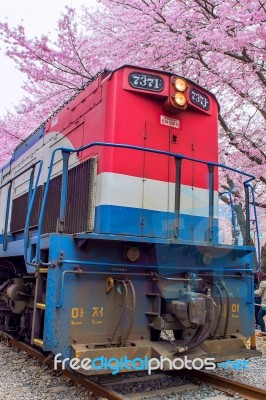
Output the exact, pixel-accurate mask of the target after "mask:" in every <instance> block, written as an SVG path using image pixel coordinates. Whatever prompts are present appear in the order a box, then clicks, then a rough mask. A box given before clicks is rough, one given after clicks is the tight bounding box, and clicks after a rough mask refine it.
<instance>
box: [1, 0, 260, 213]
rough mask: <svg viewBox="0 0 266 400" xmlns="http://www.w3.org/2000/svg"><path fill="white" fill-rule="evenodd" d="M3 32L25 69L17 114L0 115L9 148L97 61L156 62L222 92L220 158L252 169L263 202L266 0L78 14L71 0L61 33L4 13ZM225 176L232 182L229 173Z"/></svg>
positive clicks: (110, 1) (103, 2)
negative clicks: (35, 30) (33, 28)
mask: <svg viewBox="0 0 266 400" xmlns="http://www.w3.org/2000/svg"><path fill="white" fill-rule="evenodd" d="M0 35H1V39H0V40H3V41H5V43H6V44H7V46H8V51H7V55H8V56H9V57H11V58H12V59H13V60H14V61H15V62H16V64H17V67H18V68H19V69H20V70H21V71H22V72H24V73H25V83H24V89H25V93H26V95H25V98H24V99H23V100H22V101H21V103H20V104H19V105H18V107H17V114H16V115H14V116H11V115H10V113H8V114H7V115H6V116H5V117H4V118H3V119H2V121H1V122H0V141H1V142H2V143H3V142H4V141H5V140H6V138H7V137H10V138H12V139H11V140H9V139H8V143H10V144H11V146H10V145H9V144H8V145H6V146H4V147H3V150H2V153H3V152H4V153H5V154H7V153H8V151H9V149H10V147H12V146H13V144H14V142H15V141H16V140H17V141H18V140H20V139H23V138H25V137H26V136H27V135H28V134H29V133H30V131H31V130H33V129H35V128H36V127H37V126H38V124H39V123H41V122H42V121H43V119H44V118H46V117H47V116H48V115H49V113H51V112H52V111H54V109H55V108H56V107H57V106H59V105H60V104H61V103H62V102H63V101H65V100H66V99H67V98H68V97H70V96H71V95H73V94H75V93H78V92H79V91H80V90H82V88H83V86H84V84H86V82H87V81H88V80H89V79H90V78H91V77H92V76H93V75H94V74H95V73H96V72H97V71H99V70H100V69H103V68H108V69H113V68H116V67H117V66H118V65H121V64H124V63H130V64H138V65H142V66H146V67H151V68H158V69H162V70H167V71H172V72H174V73H178V74H181V75H183V76H185V77H188V78H190V79H192V80H194V81H195V82H197V83H199V84H200V85H202V86H204V87H206V88H207V89H209V90H211V91H212V92H213V93H214V94H215V95H216V96H217V98H218V100H219V102H220V105H221V110H220V114H219V121H220V146H221V148H222V149H223V151H222V152H220V155H221V159H220V161H221V162H225V163H230V164H231V165H233V166H237V167H238V168H243V169H246V170H249V171H250V172H251V173H254V174H255V175H256V177H257V189H258V190H257V192H258V204H259V205H260V206H261V207H266V195H265V193H266V191H265V185H266V170H265V168H266V167H265V165H266V139H265V134H264V133H265V119H266V111H265V82H266V71H265V65H266V64H265V63H266V60H265V38H266V2H265V0H255V1H253V0H249V1H246V0H223V1H221V0H98V2H97V7H96V8H95V7H94V8H92V7H90V6H87V5H84V7H83V12H82V14H81V15H77V14H76V12H75V11H74V10H73V9H70V8H66V10H65V12H64V14H62V17H61V19H60V20H59V22H58V32H57V40H56V41H52V40H51V39H50V38H49V37H48V36H43V37H41V38H28V37H27V35H26V33H25V30H24V28H23V27H22V26H19V27H17V28H11V27H10V26H9V25H8V24H7V23H6V22H2V23H0ZM7 135H8V136H7ZM16 138H17V139H16ZM236 184H237V182H236ZM224 186H225V187H227V188H229V189H230V187H229V186H228V181H227V177H226V176H225V181H224ZM235 193H236V196H237V191H235Z"/></svg>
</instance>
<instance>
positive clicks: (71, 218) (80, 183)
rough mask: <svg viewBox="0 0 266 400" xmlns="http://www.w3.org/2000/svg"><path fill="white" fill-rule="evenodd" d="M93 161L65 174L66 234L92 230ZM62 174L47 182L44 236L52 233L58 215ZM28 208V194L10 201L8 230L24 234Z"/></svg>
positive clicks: (39, 197) (40, 195)
mask: <svg viewBox="0 0 266 400" xmlns="http://www.w3.org/2000/svg"><path fill="white" fill-rule="evenodd" d="M94 164H95V160H94V159H92V160H88V161H86V162H84V163H82V164H80V165H78V166H77V167H75V168H72V169H71V170H70V171H69V173H68V191H67V207H66V219H65V230H64V231H65V233H77V232H87V231H89V230H91V227H92V221H91V220H92V218H93V213H92V212H91V210H92V208H93V204H92V200H93V196H92V190H93V184H92V182H93V177H94V174H93V173H92V171H93V170H94ZM61 183H62V175H59V176H57V177H55V178H53V179H51V181H50V186H49V193H48V198H47V202H46V207H45V213H44V218H43V227H42V232H43V233H49V232H55V231H56V227H57V221H58V218H59V214H60V200H61ZM44 190H45V185H44V186H39V187H38V189H37V193H36V198H35V201H34V205H33V211H32V215H31V220H30V229H34V228H36V227H37V225H38V220H39V216H40V208H41V202H42V198H43V193H44ZM27 209H28V193H25V194H23V195H22V196H20V197H18V198H16V199H14V200H13V206H12V214H11V222H10V231H11V232H12V233H15V232H18V231H23V230H24V227H25V221H26V213H27Z"/></svg>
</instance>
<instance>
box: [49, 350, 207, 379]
mask: <svg viewBox="0 0 266 400" xmlns="http://www.w3.org/2000/svg"><path fill="white" fill-rule="evenodd" d="M61 357H62V353H58V354H56V356H55V358H54V369H55V370H57V369H58V367H59V365H60V366H61V369H63V370H64V369H66V366H69V367H70V368H71V369H73V370H75V371H78V370H79V369H83V370H85V371H90V370H92V371H101V370H104V371H108V370H109V371H112V375H116V374H118V373H119V372H120V371H142V370H147V371H148V374H149V375H151V373H152V371H156V370H164V369H167V370H176V371H178V370H181V369H190V370H191V369H195V370H200V369H202V368H204V369H205V370H214V369H215V359H214V358H205V359H201V358H194V359H193V360H189V359H188V358H187V356H185V357H184V358H179V357H177V358H174V359H170V358H167V357H163V356H160V358H150V359H149V357H147V356H145V357H144V358H134V359H133V360H130V359H128V358H127V356H124V357H121V358H116V357H112V358H109V359H108V358H106V357H104V356H101V357H97V358H94V359H90V358H83V359H81V360H80V359H79V358H63V359H62V358H61Z"/></svg>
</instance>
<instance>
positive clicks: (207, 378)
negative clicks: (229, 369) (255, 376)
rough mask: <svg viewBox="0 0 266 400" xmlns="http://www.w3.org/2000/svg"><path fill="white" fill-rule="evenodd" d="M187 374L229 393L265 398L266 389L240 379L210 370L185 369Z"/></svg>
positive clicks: (257, 398)
mask: <svg viewBox="0 0 266 400" xmlns="http://www.w3.org/2000/svg"><path fill="white" fill-rule="evenodd" d="M182 372H184V374H185V375H189V376H193V377H194V378H197V379H199V380H200V381H202V382H205V383H209V384H210V385H211V386H212V387H214V388H216V389H219V390H221V391H223V392H225V393H227V394H228V395H232V394H235V393H237V394H239V395H240V396H242V397H243V398H244V399H246V400H265V399H266V390H265V389H261V388H258V387H253V386H249V385H246V384H245V383H242V382H239V381H233V380H231V379H228V378H224V377H222V376H219V375H215V374H210V373H208V372H203V371H198V370H192V371H187V370H184V371H182Z"/></svg>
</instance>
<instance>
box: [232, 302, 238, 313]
mask: <svg viewBox="0 0 266 400" xmlns="http://www.w3.org/2000/svg"><path fill="white" fill-rule="evenodd" d="M232 312H233V313H239V304H238V303H237V304H232Z"/></svg>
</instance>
